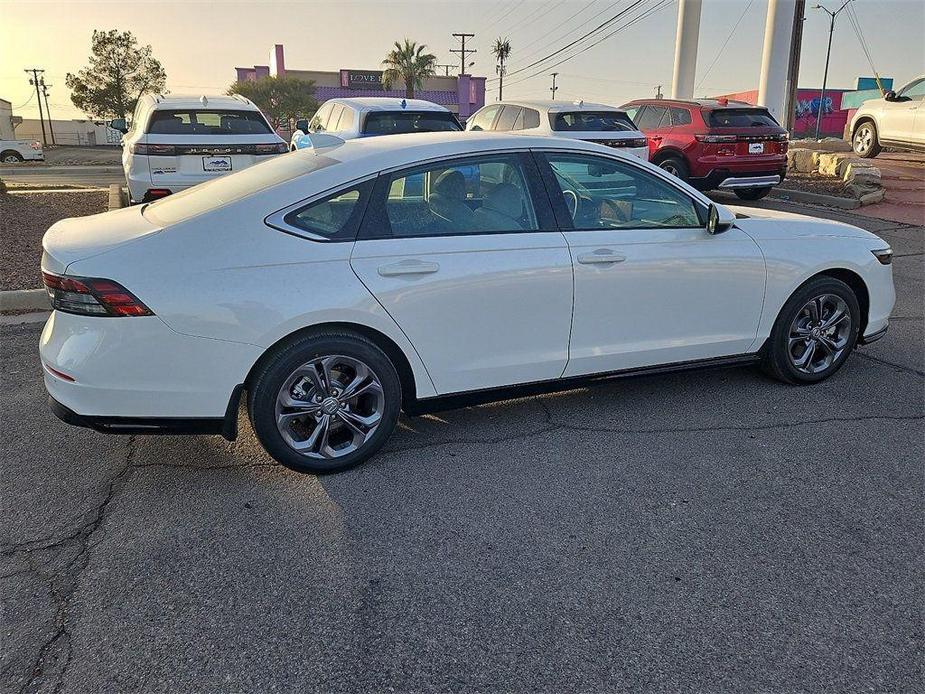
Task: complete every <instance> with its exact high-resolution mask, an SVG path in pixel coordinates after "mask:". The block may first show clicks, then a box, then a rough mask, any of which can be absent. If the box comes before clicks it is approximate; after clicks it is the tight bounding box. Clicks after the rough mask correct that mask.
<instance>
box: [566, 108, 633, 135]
mask: <svg viewBox="0 0 925 694" xmlns="http://www.w3.org/2000/svg"><path fill="white" fill-rule="evenodd" d="M549 118H550V121H551V125H552V129H553V130H559V131H582V130H584V131H593V132H625V131H627V130H635V129H636V126H635V125H633V121H631V120H630V119H629V116H627V115H626V114H625V113H623V112H620V111H567V112H563V113H554V114H550V116H549Z"/></svg>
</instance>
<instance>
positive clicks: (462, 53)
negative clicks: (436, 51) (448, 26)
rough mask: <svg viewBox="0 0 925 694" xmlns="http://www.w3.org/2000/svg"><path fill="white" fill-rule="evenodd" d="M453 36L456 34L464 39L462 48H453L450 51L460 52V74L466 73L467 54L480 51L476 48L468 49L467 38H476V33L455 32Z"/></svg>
mask: <svg viewBox="0 0 925 694" xmlns="http://www.w3.org/2000/svg"><path fill="white" fill-rule="evenodd" d="M453 36H455V37H456V38H458V39H460V40H461V41H462V47H461V48H451V49H450V53H459V74H460V75H464V74H466V54H468V53H477V52H478V51H476V50H475V49H474V48H469V49H466V39H471V38H475V34H464V33H459V34H453Z"/></svg>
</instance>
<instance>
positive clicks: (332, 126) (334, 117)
mask: <svg viewBox="0 0 925 694" xmlns="http://www.w3.org/2000/svg"><path fill="white" fill-rule="evenodd" d="M343 112H344V107H343V106H341V105H340V104H334V108H332V109H331V117H330V118H328V124H327V125H326V126H324V127H325V129H326V130H328V131H329V132H337V125H338V121H340V114H341V113H343Z"/></svg>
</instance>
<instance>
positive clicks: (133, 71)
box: [65, 29, 167, 118]
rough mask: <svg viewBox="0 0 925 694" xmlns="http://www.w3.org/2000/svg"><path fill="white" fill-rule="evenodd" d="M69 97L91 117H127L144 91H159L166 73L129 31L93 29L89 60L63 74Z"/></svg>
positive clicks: (164, 83)
mask: <svg viewBox="0 0 925 694" xmlns="http://www.w3.org/2000/svg"><path fill="white" fill-rule="evenodd" d="M65 83H66V84H67V88H68V89H70V90H71V101H72V102H73V104H74V105H75V106H76V107H77V108H79V109H80V110H81V111H83V112H84V113H86V114H88V115H89V116H91V117H93V118H126V117H127V116H128V115H129V114H131V113H132V112H133V111H134V110H135V104H136V103H137V102H138V98H139V97H140V96H141V95H142V94H144V93H145V92H162V91H164V86H165V85H166V83H167V73H166V72H164V68H163V66H162V65H161V64H160V61H158V60H157V59H156V58H154V56H153V55H152V54H151V46H139V45H138V39H136V38H135V36H134V35H133V34H132V32H130V31H121V32H120V31H117V30H115V29H111V30H109V31H94V32H93V38H92V39H91V42H90V64H89V65H88V66H87V67H85V68H82V69H81V70H80V71H79V72H78V73H77V74H76V75H75V74H72V73H70V72H69V73H68V74H67V76H66V78H65Z"/></svg>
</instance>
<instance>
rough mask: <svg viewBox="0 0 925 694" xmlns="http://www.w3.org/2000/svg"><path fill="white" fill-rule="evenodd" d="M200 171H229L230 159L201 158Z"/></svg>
mask: <svg viewBox="0 0 925 694" xmlns="http://www.w3.org/2000/svg"><path fill="white" fill-rule="evenodd" d="M202 170H203V171H212V172H225V171H231V157H203V158H202Z"/></svg>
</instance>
